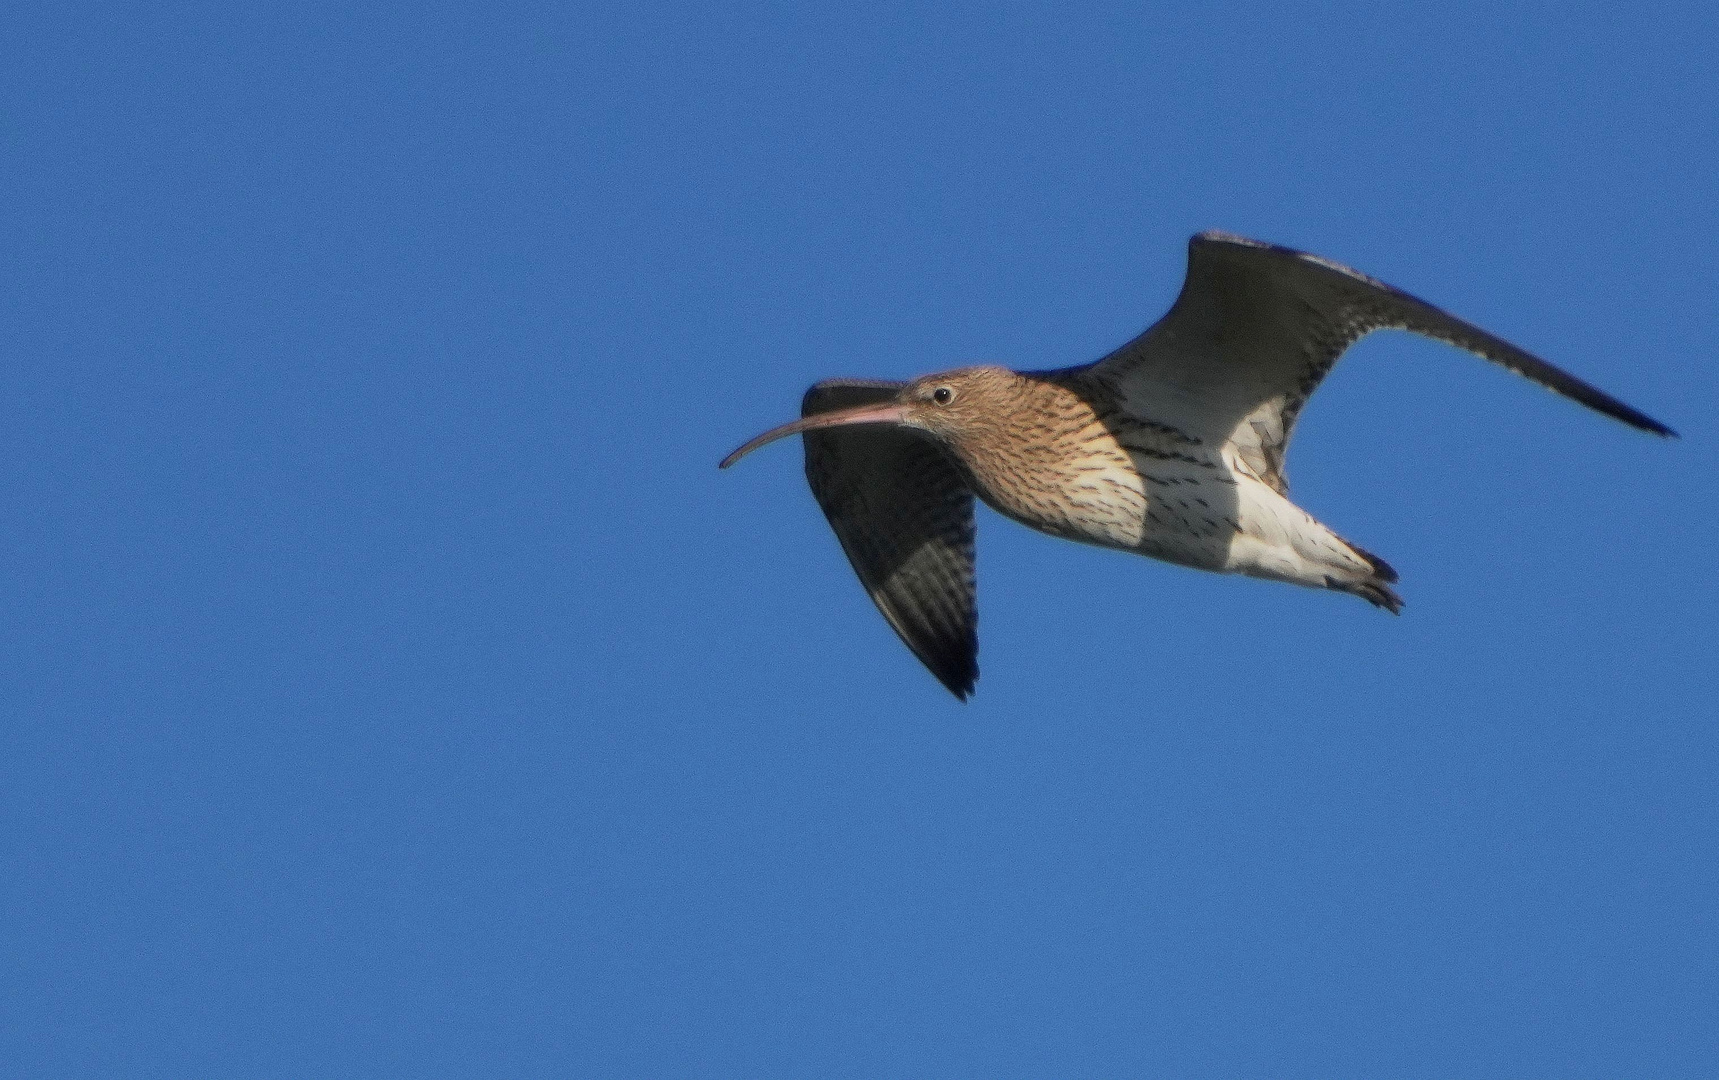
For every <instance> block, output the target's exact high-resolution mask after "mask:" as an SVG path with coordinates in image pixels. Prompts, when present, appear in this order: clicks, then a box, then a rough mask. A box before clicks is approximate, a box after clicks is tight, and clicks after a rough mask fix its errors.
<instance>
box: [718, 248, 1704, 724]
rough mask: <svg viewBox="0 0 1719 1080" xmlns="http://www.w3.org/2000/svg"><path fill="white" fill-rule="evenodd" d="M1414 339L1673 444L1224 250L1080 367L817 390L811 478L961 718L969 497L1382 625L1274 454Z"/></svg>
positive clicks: (1384, 574) (973, 370) (1364, 559)
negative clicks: (1370, 341)
mask: <svg viewBox="0 0 1719 1080" xmlns="http://www.w3.org/2000/svg"><path fill="white" fill-rule="evenodd" d="M1386 329H1393V330H1407V331H1411V332H1413V333H1416V334H1421V335H1424V336H1426V337H1429V338H1433V339H1435V340H1438V341H1441V342H1445V343H1447V344H1450V345H1454V346H1456V347H1458V348H1461V349H1464V350H1467V351H1468V352H1471V353H1474V354H1475V355H1477V356H1480V357H1482V358H1484V359H1487V360H1490V361H1492V362H1494V363H1497V364H1500V365H1502V366H1504V367H1506V368H1508V369H1510V370H1511V371H1514V372H1516V373H1517V374H1518V375H1522V376H1524V377H1526V378H1528V379H1531V380H1533V381H1534V382H1537V383H1539V384H1540V385H1541V386H1544V387H1546V388H1548V389H1550V390H1553V391H1555V392H1557V393H1559V394H1562V395H1563V396H1565V397H1567V398H1570V399H1572V400H1574V401H1577V402H1579V403H1581V404H1583V405H1586V406H1587V407H1588V408H1590V409H1594V410H1596V411H1598V412H1601V413H1604V414H1605V415H1607V416H1610V417H1613V418H1615V419H1617V420H1620V421H1622V422H1623V423H1625V424H1629V425H1631V426H1632V427H1636V428H1639V429H1641V430H1643V431H1647V432H1652V433H1653V434H1656V435H1661V436H1668V437H1673V438H1675V437H1676V432H1674V431H1672V429H1671V428H1669V427H1667V426H1665V425H1664V424H1662V423H1660V422H1659V421H1657V420H1655V419H1653V418H1652V417H1649V416H1647V415H1646V414H1645V413H1642V412H1640V411H1638V410H1636V409H1634V408H1631V407H1630V406H1628V405H1626V404H1624V403H1623V402H1621V401H1619V400H1618V399H1617V398H1614V397H1612V396H1611V395H1610V394H1607V393H1605V392H1604V391H1602V390H1599V389H1597V388H1595V387H1594V386H1592V385H1590V384H1588V383H1587V382H1584V381H1583V380H1581V379H1579V378H1577V377H1576V376H1574V375H1571V374H1570V373H1568V372H1566V371H1563V370H1562V369H1560V368H1557V367H1554V366H1552V365H1551V364H1549V363H1547V362H1546V361H1544V360H1541V359H1539V358H1538V357H1536V356H1533V355H1531V354H1530V353H1528V352H1525V351H1524V350H1522V349H1520V348H1518V347H1516V346H1515V345H1512V344H1510V343H1509V342H1507V341H1504V340H1503V339H1501V338H1498V337H1495V336H1494V335H1492V334H1490V333H1488V332H1486V331H1485V330H1482V329H1480V328H1479V327H1477V326H1475V325H1474V324H1472V323H1469V322H1465V321H1463V320H1462V319H1459V318H1457V317H1456V316H1454V315H1451V314H1449V313H1447V312H1445V311H1443V310H1441V309H1439V308H1437V307H1434V306H1433V305H1431V304H1429V303H1427V302H1426V301H1424V300H1420V299H1418V298H1416V297H1414V296H1411V295H1409V294H1408V293H1406V292H1403V291H1402V290H1400V289H1397V288H1394V287H1392V286H1390V285H1387V284H1385V283H1384V282H1382V281H1378V280H1376V279H1374V278H1371V277H1368V276H1367V275H1365V274H1362V273H1361V272H1359V271H1357V270H1353V269H1350V268H1349V267H1347V266H1344V265H1341V264H1340V263H1336V262H1333V261H1331V260H1329V259H1325V258H1321V257H1319V256H1317V255H1311V254H1308V253H1307V252H1304V251H1297V250H1295V249H1292V248H1287V247H1281V246H1278V245H1276V244H1269V243H1263V242H1261V241H1257V240H1249V239H1246V238H1244V237H1240V236H1235V235H1231V234H1229V233H1223V232H1215V231H1213V232H1203V233H1200V234H1198V235H1196V236H1194V237H1193V238H1192V239H1191V240H1190V241H1189V244H1188V269H1187V276H1186V279H1185V280H1184V282H1183V285H1182V291H1181V293H1180V294H1179V295H1178V297H1177V299H1176V301H1175V303H1174V304H1173V305H1172V306H1171V308H1170V310H1169V312H1168V313H1167V314H1165V315H1164V317H1163V318H1162V319H1160V320H1159V321H1158V322H1157V323H1155V324H1153V325H1152V326H1151V327H1149V328H1147V329H1146V330H1145V331H1144V332H1142V333H1141V334H1139V335H1138V336H1137V337H1135V338H1134V339H1133V340H1131V341H1129V342H1127V343H1126V344H1124V345H1122V346H1121V347H1120V348H1118V349H1116V350H1115V351H1113V352H1111V353H1110V354H1108V355H1107V356H1105V357H1103V358H1102V359H1099V360H1097V361H1095V362H1093V363H1090V364H1085V365H1081V366H1077V367H1069V368H1061V369H1057V370H1051V371H1012V370H1010V369H1008V368H1004V367H998V366H990V365H986V366H977V367H962V368H956V369H953V370H950V371H943V372H938V373H935V374H930V375H923V376H920V377H919V378H916V379H912V380H910V381H906V382H900V381H887V380H878V379H827V380H824V381H822V382H819V383H816V384H815V385H813V386H812V387H811V388H810V389H809V390H807V391H806V394H805V398H804V400H803V401H802V403H801V410H800V411H801V418H800V419H799V420H796V421H794V422H792V423H788V424H783V425H782V426H780V427H776V428H772V429H771V430H769V431H766V432H764V433H763V434H762V435H759V436H758V437H757V438H754V439H752V440H751V441H749V442H747V443H745V444H744V445H742V446H741V447H739V448H738V449H737V450H735V451H734V452H733V453H731V454H729V455H728V457H726V458H724V459H723V461H722V462H721V465H720V467H721V468H724V469H726V468H728V467H729V466H731V465H733V464H734V463H735V462H736V461H738V460H740V459H741V458H742V457H745V456H746V455H747V454H749V453H751V452H752V451H754V450H756V449H758V448H759V447H760V446H763V445H765V444H766V443H770V442H774V441H775V440H777V439H781V438H784V437H786V436H789V435H794V434H799V435H802V436H803V441H804V444H805V457H806V478H807V481H808V482H809V483H810V485H811V489H812V494H813V496H814V497H815V498H816V500H817V502H818V505H819V506H820V507H821V508H822V509H823V512H824V515H825V517H827V518H828V519H829V522H830V526H831V527H832V528H833V529H834V531H835V534H836V538H837V539H838V540H839V541H840V543H841V546H842V549H843V550H844V551H845V552H846V554H847V557H848V560H849V562H850V563H851V564H852V565H853V569H854V571H855V573H856V574H858V576H859V579H860V582H861V583H862V584H863V585H864V586H865V589H866V591H867V592H868V593H869V594H870V595H871V598H872V600H873V602H875V603H876V605H877V608H878V610H879V611H880V612H882V613H883V617H884V618H885V619H886V620H887V621H888V622H889V624H890V626H891V627H893V628H894V629H895V632H896V634H897V635H899V636H900V638H901V640H902V641H903V642H904V643H905V644H906V645H907V647H908V648H909V649H910V650H912V652H913V654H914V655H915V656H917V657H918V658H919V660H920V661H921V662H922V663H923V664H924V665H925V666H926V668H928V669H929V670H930V672H931V674H932V675H934V676H935V677H936V678H937V679H938V681H939V682H941V683H942V684H943V685H944V686H945V687H946V688H948V690H949V691H950V692H951V693H953V694H954V695H955V696H956V697H957V698H958V699H960V700H962V701H965V700H967V697H968V695H970V694H971V693H972V692H973V689H974V684H975V682H976V681H977V679H978V677H979V667H978V652H979V645H978V603H977V591H976V588H975V582H974V531H975V530H974V516H973V510H974V507H973V502H974V498H975V496H976V497H977V498H979V499H981V500H983V501H984V502H985V503H986V504H988V505H989V506H991V507H992V508H993V509H995V510H996V511H997V512H999V513H1001V514H1002V515H1003V516H1005V517H1009V518H1013V519H1014V520H1015V521H1018V522H1020V523H1022V524H1024V525H1027V526H1029V527H1030V528H1033V529H1037V530H1039V531H1041V532H1044V533H1049V534H1050V535H1052V536H1057V537H1062V538H1065V539H1069V540H1076V541H1080V542H1083V543H1088V544H1096V545H1099V546H1102V547H1108V548H1117V549H1120V550H1123V551H1129V552H1134V553H1137V554H1141V555H1147V556H1150V557H1152V558H1156V559H1162V560H1164V561H1166V562H1170V563H1177V564H1180V565H1182V566H1188V567H1193V568H1196V569H1200V570H1210V571H1216V572H1219V573H1231V574H1246V575H1250V576H1253V577H1257V578H1266V579H1271V580H1276V581H1285V582H1290V583H1293V584H1296V585H1303V586H1310V587H1312V588H1316V589H1329V590H1334V591H1337V592H1343V593H1350V594H1352V595H1355V596H1359V597H1361V598H1362V599H1364V600H1367V601H1368V602H1370V603H1372V604H1373V605H1375V606H1377V607H1379V608H1382V609H1384V610H1386V611H1389V612H1391V613H1392V614H1397V613H1399V612H1400V611H1401V610H1402V604H1403V602H1402V599H1401V598H1400V597H1399V596H1398V595H1397V593H1396V591H1395V590H1393V589H1392V588H1391V586H1392V585H1393V584H1394V583H1396V581H1397V572H1396V571H1395V570H1393V569H1391V566H1390V564H1389V563H1387V562H1385V560H1383V559H1381V558H1379V557H1378V556H1376V555H1373V554H1371V553H1370V552H1368V551H1366V550H1365V549H1363V548H1361V547H1359V546H1357V545H1356V544H1353V543H1351V542H1349V541H1347V540H1345V539H1343V538H1342V537H1340V536H1338V535H1337V534H1336V533H1335V532H1333V531H1332V530H1331V529H1329V528H1327V527H1326V526H1325V525H1323V524H1321V523H1320V522H1318V521H1316V520H1315V519H1314V518H1313V516H1312V515H1311V514H1309V513H1308V512H1307V511H1305V510H1303V509H1301V508H1300V507H1299V506H1297V505H1295V503H1293V502H1291V501H1290V499H1289V485H1288V483H1287V481H1286V479H1285V473H1284V453H1285V451H1286V450H1287V448H1288V446H1289V440H1290V437H1291V435H1292V434H1293V433H1294V429H1295V420H1296V417H1297V416H1299V415H1300V413H1301V410H1302V407H1303V406H1304V405H1305V404H1306V403H1307V399H1308V398H1309V396H1311V395H1312V393H1313V392H1314V390H1315V389H1317V388H1318V386H1319V384H1320V382H1321V380H1323V379H1324V378H1325V376H1326V375H1327V374H1328V373H1329V372H1330V370H1331V368H1332V366H1333V365H1334V364H1336V362H1337V359H1338V358H1339V357H1340V356H1342V355H1343V353H1344V352H1345V351H1347V350H1348V348H1349V347H1350V346H1351V345H1354V344H1355V343H1356V342H1357V341H1359V340H1360V339H1361V338H1363V337H1365V336H1366V335H1368V334H1370V333H1372V332H1373V331H1375V330H1386Z"/></svg>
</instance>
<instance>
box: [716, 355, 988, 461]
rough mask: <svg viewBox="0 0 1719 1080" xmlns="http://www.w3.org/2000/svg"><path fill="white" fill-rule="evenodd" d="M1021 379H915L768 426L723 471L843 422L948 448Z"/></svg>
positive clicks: (968, 373) (980, 375)
mask: <svg viewBox="0 0 1719 1080" xmlns="http://www.w3.org/2000/svg"><path fill="white" fill-rule="evenodd" d="M1021 384H1022V379H1021V376H1019V375H1017V374H1015V373H1014V372H1012V371H1010V370H1009V369H1008V368H1003V367H967V368H956V369H954V370H953V371H942V372H938V373H937V374H935V375H921V376H920V377H919V378H917V379H914V380H913V381H912V382H910V383H908V384H907V385H906V386H903V387H902V388H901V389H900V390H898V391H897V392H896V394H895V396H894V397H892V398H888V399H886V400H884V401H879V402H874V403H872V404H868V405H856V406H854V407H852V408H847V409H835V410H833V411H830V412H821V413H814V414H812V415H811V416H803V417H801V418H800V419H798V420H795V421H794V422H793V423H791V424H783V425H782V426H781V427H778V428H772V429H771V430H769V431H766V432H765V433H764V434H762V435H760V436H758V437H757V438H756V439H753V440H752V441H751V442H749V443H747V444H746V445H745V446H742V447H741V448H740V449H738V450H736V451H734V453H732V454H729V455H728V456H727V457H726V458H724V459H723V460H722V466H721V467H722V468H724V469H726V468H728V467H729V466H730V465H732V464H734V463H735V462H736V461H739V460H740V459H741V458H743V457H745V456H746V455H747V454H750V453H751V452H752V451H754V450H756V449H758V448H759V447H760V446H763V445H764V444H765V443H771V442H775V441H776V440H777V439H780V438H784V437H786V436H788V435H798V434H799V433H801V432H803V431H816V430H818V429H819V428H829V427H841V426H844V425H848V424H895V425H898V426H900V427H910V428H916V429H918V430H920V431H923V432H925V433H926V434H928V435H930V436H932V437H933V438H935V439H938V440H939V441H941V442H943V443H945V444H946V445H948V446H950V447H952V448H958V447H959V446H960V445H961V443H962V442H963V441H965V440H966V439H967V438H970V437H973V436H975V435H977V434H978V433H980V432H982V431H983V430H984V429H985V428H987V427H989V426H992V425H995V424H997V423H998V422H999V420H1000V418H1001V417H1002V415H1004V414H1005V413H1006V412H1007V408H1008V406H1009V404H1010V403H1011V401H1012V400H1013V399H1014V398H1015V397H1017V396H1018V395H1019V393H1020V387H1021Z"/></svg>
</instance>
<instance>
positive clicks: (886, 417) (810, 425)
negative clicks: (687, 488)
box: [717, 401, 907, 469]
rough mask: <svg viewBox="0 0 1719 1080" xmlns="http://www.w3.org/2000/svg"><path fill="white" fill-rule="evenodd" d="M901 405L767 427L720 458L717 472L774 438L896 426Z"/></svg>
mask: <svg viewBox="0 0 1719 1080" xmlns="http://www.w3.org/2000/svg"><path fill="white" fill-rule="evenodd" d="M906 414H907V410H906V408H905V407H904V406H901V405H898V404H896V403H895V402H893V401H891V402H886V403H884V404H882V405H857V406H855V407H854V408H851V409H837V410H836V411H835V412H827V413H818V414H817V415H816V416H802V417H801V418H800V419H798V420H796V421H794V422H793V423H791V424H783V425H782V426H781V427H779V428H771V429H770V430H769V431H766V432H765V433H764V434H762V435H760V436H758V437H757V438H756V439H753V440H752V441H751V442H749V443H747V444H746V445H745V446H742V447H741V448H740V449H738V450H736V451H734V453H732V454H729V455H728V456H727V457H725V458H723V459H722V464H720V465H718V466H717V468H719V469H726V468H728V467H729V466H730V465H732V464H734V463H735V462H736V461H739V460H740V459H741V458H743V457H745V456H746V455H747V454H750V453H751V452H752V451H754V450H756V449H758V448H759V447H760V446H763V445H764V444H765V443H773V442H775V441H776V440H777V439H783V438H787V437H788V436H789V435H798V434H800V432H802V431H816V430H817V429H818V428H827V427H839V426H842V425H844V424H899V423H901V421H902V419H903V418H904V417H905V416H906Z"/></svg>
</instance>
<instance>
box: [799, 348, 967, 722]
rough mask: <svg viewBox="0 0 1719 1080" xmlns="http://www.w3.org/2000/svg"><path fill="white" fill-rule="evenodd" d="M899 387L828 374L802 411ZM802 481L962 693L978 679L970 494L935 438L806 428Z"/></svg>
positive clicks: (933, 664) (880, 428)
mask: <svg viewBox="0 0 1719 1080" xmlns="http://www.w3.org/2000/svg"><path fill="white" fill-rule="evenodd" d="M902 385H903V384H901V383H890V382H875V381H862V380H847V379H832V380H826V381H824V382H820V383H818V384H817V385H815V386H813V387H812V388H811V389H810V390H808V391H806V397H805V400H804V402H803V403H802V405H801V409H800V412H801V415H803V416H812V415H815V414H817V413H823V412H829V411H831V410H834V409H844V408H848V407H851V406H856V405H866V404H871V403H873V402H881V401H886V400H888V399H889V398H892V397H894V396H895V393H896V391H897V390H899V389H900V387H901V386H902ZM801 438H802V439H803V440H804V441H805V448H806V479H807V481H808V482H809V483H810V484H811V488H812V494H813V496H814V497H816V499H817V500H818V505H819V506H820V507H822V508H823V511H824V516H825V517H827V518H828V519H829V522H830V527H831V528H832V529H834V530H835V533H836V539H837V540H839V541H841V545H842V550H843V551H845V552H846V553H847V556H848V561H849V562H850V563H852V564H853V568H854V572H855V573H856V574H858V575H859V579H860V583H861V584H862V585H864V586H865V589H866V592H868V593H869V594H870V595H871V598H872V601H873V602H874V603H876V604H877V608H878V610H879V611H880V612H882V613H883V617H884V618H885V619H887V620H888V621H889V624H890V626H892V627H893V628H894V629H895V632H896V633H897V634H898V635H900V637H901V640H902V641H903V642H905V643H906V645H907V647H908V648H909V649H912V650H913V654H914V655H915V656H917V657H919V659H920V661H921V662H922V663H924V664H925V666H926V667H927V668H929V669H930V670H931V673H932V674H933V675H935V676H936V677H937V679H938V681H940V682H942V683H943V685H944V686H946V687H948V688H949V690H950V692H951V693H953V694H954V695H955V696H956V697H958V698H961V699H962V700H966V697H967V695H968V694H970V693H972V691H973V683H974V681H975V680H976V679H977V678H978V677H979V666H978V654H979V639H978V623H979V617H978V604H977V594H976V590H975V586H974V577H973V547H974V545H973V537H974V524H973V493H972V491H971V490H970V489H969V488H968V487H967V484H966V481H965V480H963V479H962V477H961V475H960V473H959V472H958V471H957V470H956V468H955V466H954V465H953V464H952V463H951V462H950V461H949V459H948V458H947V457H946V456H945V455H944V453H943V451H942V450H940V449H939V448H938V447H937V445H936V444H935V443H933V442H932V441H931V440H930V439H928V438H926V437H924V436H922V435H919V434H918V433H916V432H914V431H911V430H909V429H905V428H900V427H895V426H890V425H884V424H865V425H855V426H852V427H834V428H824V429H821V430H817V431H807V432H804V433H802V435H801Z"/></svg>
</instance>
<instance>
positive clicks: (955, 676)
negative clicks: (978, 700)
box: [925, 663, 979, 705]
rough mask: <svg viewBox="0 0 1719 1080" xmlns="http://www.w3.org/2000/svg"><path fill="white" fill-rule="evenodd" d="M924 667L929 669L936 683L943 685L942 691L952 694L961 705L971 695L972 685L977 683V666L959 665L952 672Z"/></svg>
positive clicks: (929, 666) (946, 669)
mask: <svg viewBox="0 0 1719 1080" xmlns="http://www.w3.org/2000/svg"><path fill="white" fill-rule="evenodd" d="M925 666H926V667H928V668H930V669H931V674H933V675H935V676H936V677H937V681H938V682H940V683H942V684H943V687H944V689H946V690H948V691H949V692H950V693H951V694H954V695H955V697H956V699H957V700H959V701H960V702H961V703H962V704H963V705H965V704H966V703H967V699H968V698H969V697H971V696H972V695H973V684H974V683H976V682H978V681H979V667H978V665H977V664H971V663H969V664H961V665H958V666H957V667H955V668H954V669H953V670H951V669H948V668H943V667H941V666H938V667H933V666H932V665H931V664H929V663H927V664H926V665H925Z"/></svg>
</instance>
